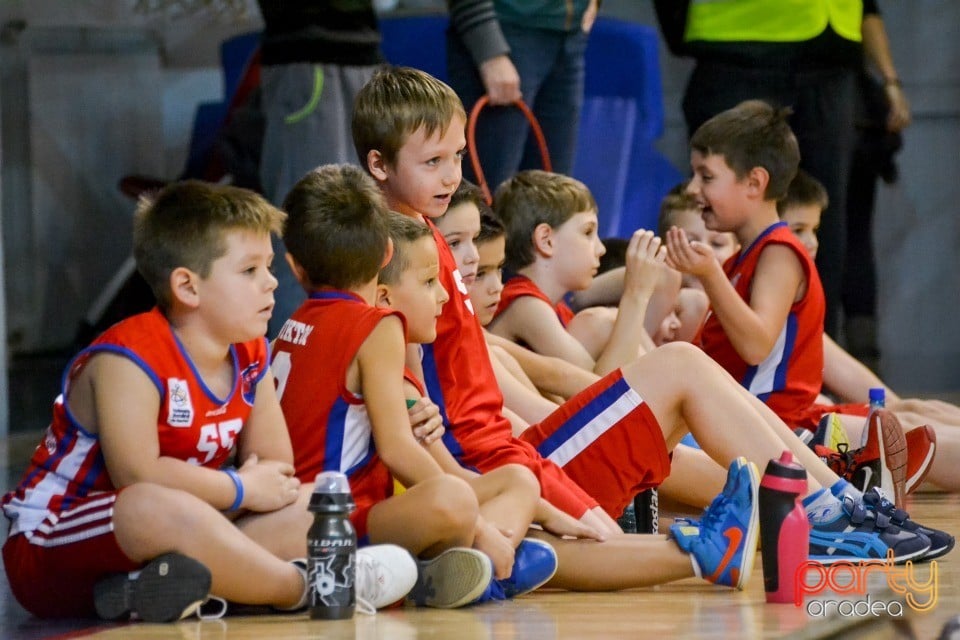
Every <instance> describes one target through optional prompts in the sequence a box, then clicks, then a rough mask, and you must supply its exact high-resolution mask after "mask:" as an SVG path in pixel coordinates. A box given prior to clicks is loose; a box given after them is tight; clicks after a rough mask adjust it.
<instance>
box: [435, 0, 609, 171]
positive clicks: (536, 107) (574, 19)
mask: <svg viewBox="0 0 960 640" xmlns="http://www.w3.org/2000/svg"><path fill="white" fill-rule="evenodd" d="M447 4H448V7H449V9H450V29H449V31H448V33H447V69H448V72H449V82H450V86H451V87H453V89H454V90H455V91H456V92H457V94H458V95H459V96H460V99H461V100H463V104H464V106H465V107H466V108H467V110H468V111H469V110H470V109H471V108H472V107H473V105H474V103H475V102H476V101H477V99H479V98H480V96H482V95H483V94H487V95H488V96H489V97H490V102H491V104H492V105H497V108H492V109H488V110H485V111H484V113H483V116H482V117H481V118H480V121H479V123H478V126H477V153H478V154H479V156H480V158H479V159H480V163H481V167H482V168H483V172H484V175H485V177H486V179H487V183H488V184H490V185H491V189H492V188H494V187H496V185H498V184H500V183H501V182H502V181H503V180H505V179H507V178H508V177H510V176H512V175H513V174H514V173H516V172H517V171H518V170H522V169H533V168H541V167H542V161H541V159H540V152H539V149H538V147H537V145H536V143H535V141H534V140H533V139H532V136H531V137H530V138H529V139H528V137H527V132H528V130H529V125H528V124H527V121H526V119H525V118H524V117H523V114H522V113H520V111H519V110H517V109H515V108H512V107H504V106H503V105H509V104H510V103H512V102H514V101H515V100H517V99H520V98H522V99H523V100H524V101H525V102H526V103H527V104H528V105H529V106H530V108H531V109H532V110H533V112H534V114H535V115H536V117H537V120H538V121H539V123H540V126H541V128H542V129H543V133H544V136H545V137H546V140H547V147H548V149H549V150H550V159H551V161H552V163H553V169H554V171H556V172H558V173H565V174H570V173H571V171H572V170H573V158H574V152H575V150H576V143H577V130H578V127H579V123H580V108H581V106H582V105H583V78H584V60H583V55H584V51H585V50H586V46H587V35H588V33H589V31H590V28H591V27H592V26H593V22H594V20H595V19H596V15H597V7H598V4H599V0H537V1H536V2H534V1H532V0H448V3H447ZM525 141H526V142H525ZM465 174H466V175H467V176H468V177H470V178H472V179H474V180H475V179H476V176H473V175H472V171H471V170H470V168H469V167H465Z"/></svg>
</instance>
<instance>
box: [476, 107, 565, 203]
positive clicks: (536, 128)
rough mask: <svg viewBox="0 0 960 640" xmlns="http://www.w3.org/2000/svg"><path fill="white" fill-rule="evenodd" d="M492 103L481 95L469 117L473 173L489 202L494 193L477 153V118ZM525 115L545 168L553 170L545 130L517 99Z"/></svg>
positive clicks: (484, 197)
mask: <svg viewBox="0 0 960 640" xmlns="http://www.w3.org/2000/svg"><path fill="white" fill-rule="evenodd" d="M489 103H490V98H489V96H486V95H483V96H480V99H479V100H477V103H476V104H475V105H473V109H471V110H470V117H469V118H468V119H467V150H468V152H469V153H470V164H471V165H473V173H474V175H476V177H477V186H479V187H480V191H481V192H482V193H483V199H484V200H486V201H487V204H493V194H492V193H490V187H489V186H488V185H487V180H486V178H484V177H483V169H481V168H480V157H479V156H478V155H477V118H478V117H479V116H480V112H481V111H482V110H483V108H484V107H485V106H487V105H488V104H489ZM513 104H514V105H515V106H516V107H517V108H518V109H520V111H521V112H523V115H525V116H526V117H527V122H529V123H530V130H531V131H533V136H534V137H535V138H536V139H537V145H538V146H539V147H540V158H541V159H542V160H543V170H544V171H553V165H552V164H551V163H550V152H549V151H548V150H547V139H546V138H544V137H543V131H542V130H541V129H540V123H539V122H537V118H536V116H534V115H533V111H531V110H530V107H528V106H527V103H525V102H524V101H523V100H516V101H514V103H513Z"/></svg>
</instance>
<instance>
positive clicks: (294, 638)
mask: <svg viewBox="0 0 960 640" xmlns="http://www.w3.org/2000/svg"><path fill="white" fill-rule="evenodd" d="M65 361H66V358H65V357H61V356H59V355H58V356H55V357H52V358H49V359H48V360H43V359H31V360H29V361H27V362H18V361H15V362H14V363H13V366H12V367H11V370H10V371H11V375H10V384H11V389H10V392H11V393H10V399H11V407H10V409H11V424H14V425H17V427H18V428H19V429H21V430H20V431H17V432H15V433H14V434H13V435H11V436H9V437H8V438H7V439H5V440H4V439H2V438H0V492H6V491H7V490H8V489H9V488H10V487H11V486H12V485H13V484H14V483H15V482H16V480H17V479H18V478H19V477H20V474H21V473H22V470H23V468H24V466H25V465H26V463H27V460H28V459H29V457H30V454H31V452H32V451H33V448H34V447H35V446H36V444H37V442H39V437H40V433H41V432H42V430H43V428H44V427H45V426H46V424H47V422H48V421H49V415H50V414H49V411H50V406H51V403H52V401H53V398H54V397H55V396H56V394H57V392H58V389H57V386H58V384H59V380H60V372H61V371H62V368H63V366H64V364H65ZM938 395H940V396H941V397H943V399H946V400H950V401H953V402H960V393H956V394H938ZM909 510H910V513H911V514H912V515H913V516H914V517H915V518H916V519H917V520H918V521H919V522H923V523H925V524H929V525H930V526H934V527H938V528H941V529H944V530H947V531H950V532H951V533H954V534H960V494H958V495H947V494H931V493H927V494H918V495H916V496H913V497H912V498H911V504H910V506H909ZM0 534H3V535H4V537H5V535H6V529H5V528H2V527H0ZM936 563H937V565H936V567H937V571H938V575H937V581H936V582H937V588H938V592H937V602H936V605H935V606H934V607H933V608H932V610H931V611H929V612H928V613H916V612H914V611H913V609H912V608H911V607H910V606H908V605H906V604H905V605H903V612H904V616H903V617H902V618H894V617H890V616H880V617H873V616H869V615H868V616H856V615H850V616H843V615H839V614H837V612H836V607H837V605H836V604H834V605H833V608H832V611H831V614H832V615H831V616H829V617H827V618H821V617H817V616H811V615H809V614H808V612H807V611H806V609H805V608H798V607H795V606H794V605H791V604H780V605H773V604H766V602H765V600H764V592H763V576H762V569H761V566H760V565H761V563H760V558H759V556H758V557H757V560H756V563H755V565H754V570H753V576H752V578H751V580H750V583H749V585H748V586H747V589H746V590H744V591H741V592H737V591H732V590H729V589H722V588H717V587H714V586H712V585H709V584H707V583H705V582H702V581H700V580H696V579H690V580H684V581H681V582H676V583H673V584H669V585H663V586H660V587H655V588H651V589H638V590H631V591H622V592H616V593H602V594H597V593H570V592H562V591H544V590H541V591H538V592H536V593H533V594H529V595H527V596H524V597H521V598H518V599H516V600H514V601H511V602H505V603H492V604H486V605H480V606H476V607H471V608H466V609H459V610H454V611H441V610H418V609H407V608H402V609H396V610H391V611H384V612H380V613H379V614H377V615H376V616H364V615H357V616H355V617H354V619H353V620H347V621H337V622H327V621H311V620H310V619H309V617H308V616H307V615H306V614H299V615H282V616H281V615H266V614H264V615H246V616H240V615H236V616H229V617H227V618H226V619H224V620H220V621H212V622H199V621H196V620H193V621H185V622H180V623H177V624H169V625H150V624H140V623H135V624H126V625H118V624H99V623H98V622H97V621H96V620H66V621H48V620H39V619H37V618H34V617H32V616H30V615H29V614H28V613H27V612H26V611H24V610H23V609H22V608H21V607H20V606H19V605H18V604H17V602H16V601H15V600H14V598H13V596H12V594H11V593H10V588H9V586H8V584H7V580H6V576H5V575H4V576H2V577H0V640H38V639H48V638H57V639H63V638H117V639H120V638H123V639H127V638H133V639H136V638H156V639H166V638H170V639H177V640H179V639H187V640H226V639H227V638H230V640H233V639H238V640H243V639H245V638H260V639H266V638H270V639H275V638H277V639H279V638H282V639H284V640H299V639H306V638H311V639H314V638H324V639H326V638H331V639H333V638H361V639H363V640H413V639H420V640H423V639H426V638H430V639H445V638H457V639H458V640H499V639H502V638H506V639H516V640H561V639H563V640H567V639H569V640H579V639H581V638H604V639H608V638H609V639H616V638H624V639H626V638H630V639H634V638H651V639H659V638H701V637H711V638H724V639H725V638H746V639H754V638H871V639H872V638H890V639H893V638H897V639H904V640H906V639H910V638H916V639H918V640H933V639H937V638H938V637H939V635H940V630H941V629H942V627H943V625H944V623H945V622H947V621H948V620H950V619H951V618H953V617H954V616H957V615H958V614H960V550H954V551H953V552H952V553H950V554H949V555H947V556H946V557H944V558H941V559H940V560H937V561H936ZM931 564H932V563H928V564H921V565H918V566H917V568H916V573H917V575H916V578H917V579H919V580H920V581H925V580H927V578H928V576H929V575H930V574H929V571H930V566H931ZM868 585H869V587H868V593H869V595H870V600H871V602H872V603H876V602H878V601H883V602H884V603H890V602H893V601H894V600H896V601H898V602H903V596H900V595H897V594H895V593H893V592H892V591H891V590H890V589H889V587H888V584H887V581H886V579H885V577H884V576H883V575H881V574H879V573H875V574H872V575H871V576H870V578H869V581H868ZM864 598H865V596H863V595H848V596H839V595H837V594H834V593H830V592H825V593H823V594H820V595H817V596H815V597H814V598H808V601H807V606H811V605H810V601H811V600H818V601H819V600H824V599H830V600H835V601H837V600H844V599H846V600H848V601H851V602H857V601H862V600H863V599H864ZM813 606H814V607H815V606H816V603H815V604H814V605H813ZM850 606H851V605H846V607H850ZM862 607H863V605H861V608H862ZM890 608H891V609H893V608H895V607H894V606H891V607H890ZM843 610H844V611H846V609H843ZM956 637H957V638H958V640H960V632H958V634H957V636H956Z"/></svg>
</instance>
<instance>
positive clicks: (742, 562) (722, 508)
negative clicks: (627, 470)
mask: <svg viewBox="0 0 960 640" xmlns="http://www.w3.org/2000/svg"><path fill="white" fill-rule="evenodd" d="M759 486H760V478H759V474H758V473H757V468H756V466H754V464H753V463H752V462H749V461H747V459H746V458H737V459H736V460H734V461H733V463H732V464H731V465H730V469H729V471H728V472H727V482H726V484H725V485H724V487H723V491H722V492H721V493H720V495H719V496H717V497H716V498H714V500H713V502H712V503H711V504H710V506H709V507H707V508H706V509H705V510H704V512H703V516H702V517H701V519H700V520H699V522H698V521H696V520H690V519H685V518H678V519H677V522H676V523H675V524H673V525H671V526H670V533H671V534H672V536H673V539H674V540H675V541H676V543H677V545H678V546H679V547H680V548H681V549H682V550H683V551H686V552H687V553H689V554H690V556H691V558H692V559H693V569H694V571H695V572H696V574H697V577H700V578H703V579H704V580H707V581H708V582H712V583H714V584H719V585H724V586H728V587H735V588H737V589H743V588H744V586H746V584H747V581H748V580H749V579H750V574H751V573H752V572H753V562H754V560H755V559H756V555H757V535H758V533H759V531H760V526H759V517H758V503H757V492H758V489H759Z"/></svg>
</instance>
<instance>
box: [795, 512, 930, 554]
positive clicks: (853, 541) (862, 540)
mask: <svg viewBox="0 0 960 640" xmlns="http://www.w3.org/2000/svg"><path fill="white" fill-rule="evenodd" d="M840 501H841V504H842V505H843V508H842V509H841V510H840V513H838V514H837V515H836V516H835V517H834V518H832V519H831V520H829V521H828V522H824V521H819V522H813V523H812V527H811V529H810V559H811V560H816V561H817V562H819V563H821V564H825V565H829V564H834V563H836V562H853V563H856V562H859V561H860V560H886V558H887V550H888V549H892V550H893V553H894V560H895V561H896V562H898V563H900V562H905V561H907V560H914V559H916V558H919V557H921V556H923V555H924V554H925V553H926V552H927V551H928V550H929V549H930V539H929V538H928V537H927V536H925V535H924V534H923V533H920V532H919V531H907V530H905V529H901V528H900V527H898V526H896V525H895V524H893V523H892V522H891V519H890V517H889V516H887V515H884V514H882V513H877V512H875V511H870V510H868V509H867V508H866V506H865V505H864V503H863V501H862V500H855V499H854V498H853V497H851V496H849V495H846V496H843V497H842V498H841V499H840Z"/></svg>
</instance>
